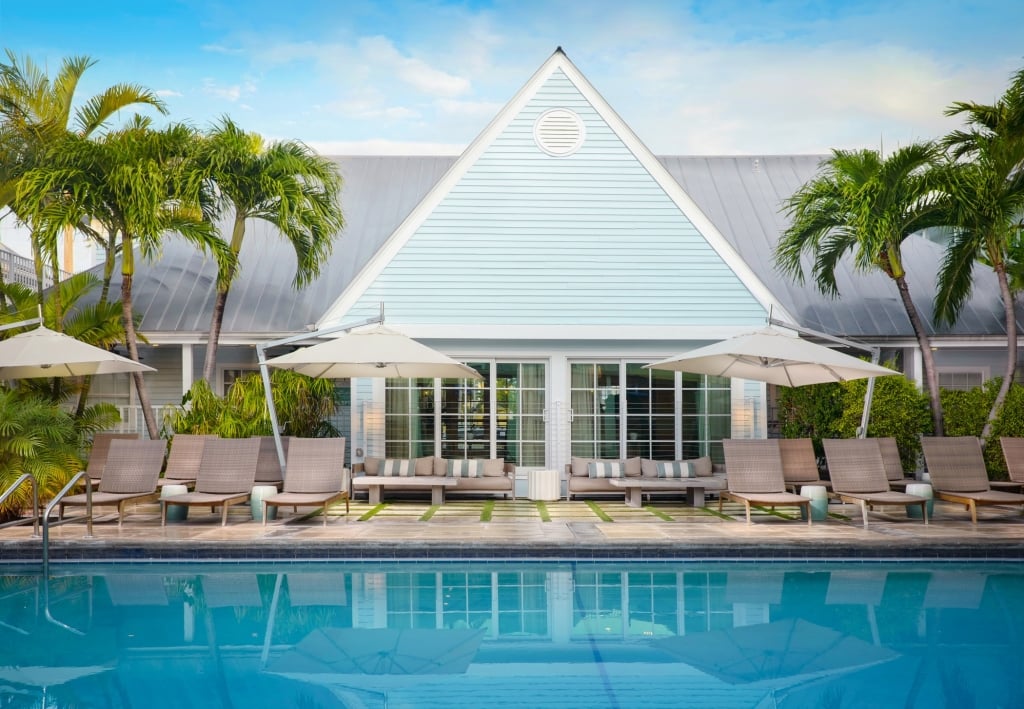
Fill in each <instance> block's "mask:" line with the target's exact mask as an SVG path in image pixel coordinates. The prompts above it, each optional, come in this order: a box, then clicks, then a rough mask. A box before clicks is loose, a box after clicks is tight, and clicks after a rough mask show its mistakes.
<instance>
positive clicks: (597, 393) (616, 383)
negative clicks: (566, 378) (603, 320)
mask: <svg viewBox="0 0 1024 709" xmlns="http://www.w3.org/2000/svg"><path fill="white" fill-rule="evenodd" d="M619 370H620V365H619V363H615V364H573V365H571V370H570V371H571V374H570V377H571V384H570V386H571V390H570V393H569V400H570V402H571V406H572V427H571V430H572V454H573V455H575V456H580V457H584V458H621V457H622V455H621V452H620V451H621V445H622V442H621V441H620V429H619V421H620V418H621V411H620V410H619V400H620V398H621V396H622V394H623V392H622V391H621V384H620V382H621V377H620V372H619Z"/></svg>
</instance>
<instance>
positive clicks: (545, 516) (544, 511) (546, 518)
mask: <svg viewBox="0 0 1024 709" xmlns="http://www.w3.org/2000/svg"><path fill="white" fill-rule="evenodd" d="M534 504H535V505H537V514H539V515H540V521H541V522H550V521H551V511H550V510H548V505H547V503H546V502H544V501H543V500H537V501H536V502H535V503H534Z"/></svg>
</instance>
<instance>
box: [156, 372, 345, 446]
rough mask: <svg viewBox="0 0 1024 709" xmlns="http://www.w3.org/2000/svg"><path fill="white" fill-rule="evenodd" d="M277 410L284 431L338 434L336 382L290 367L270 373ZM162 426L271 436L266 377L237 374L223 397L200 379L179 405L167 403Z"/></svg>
mask: <svg viewBox="0 0 1024 709" xmlns="http://www.w3.org/2000/svg"><path fill="white" fill-rule="evenodd" d="M270 383H271V391H272V392H273V395H274V408H275V409H276V411H277V420H278V424H279V425H280V427H281V433H282V435H286V436H300V437H303V438H316V437H323V436H336V435H338V431H337V429H336V428H335V427H334V426H333V425H332V424H331V422H330V420H329V419H330V417H331V415H332V414H333V413H334V411H335V409H336V408H337V401H336V399H335V390H334V384H333V382H331V381H330V380H328V379H313V378H311V377H307V376H304V375H302V374H296V373H295V372H290V371H288V370H281V369H278V370H274V371H273V372H271V375H270ZM164 426H165V428H167V429H170V431H171V432H172V433H196V434H216V435H219V436H221V437H222V438H247V437H249V436H269V435H272V434H273V428H272V426H271V424H270V412H269V409H268V408H267V400H266V395H265V393H264V390H263V379H262V377H261V376H260V375H259V373H253V374H248V375H246V376H244V377H239V378H238V379H236V380H235V381H234V383H233V384H232V385H231V387H230V388H229V389H228V393H227V395H226V396H224V397H219V396H217V395H216V394H214V393H213V391H212V390H211V389H210V386H209V384H207V383H206V382H205V381H202V380H200V381H198V382H196V383H195V384H193V385H192V388H191V389H190V390H189V391H188V392H186V394H185V396H184V397H182V400H181V406H173V407H168V409H167V410H165V413H164Z"/></svg>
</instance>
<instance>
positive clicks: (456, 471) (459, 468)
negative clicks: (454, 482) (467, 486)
mask: <svg viewBox="0 0 1024 709" xmlns="http://www.w3.org/2000/svg"><path fill="white" fill-rule="evenodd" d="M482 463H483V461H481V460H449V461H448V476H449V477H453V478H478V477H480V475H481V474H482V473H483V467H484V466H483V464H482Z"/></svg>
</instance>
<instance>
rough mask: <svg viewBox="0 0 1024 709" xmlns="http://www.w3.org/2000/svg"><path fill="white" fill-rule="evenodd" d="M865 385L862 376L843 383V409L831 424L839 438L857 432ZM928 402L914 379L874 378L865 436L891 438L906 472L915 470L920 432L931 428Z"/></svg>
mask: <svg viewBox="0 0 1024 709" xmlns="http://www.w3.org/2000/svg"><path fill="white" fill-rule="evenodd" d="M887 366H890V367H891V366H892V365H891V364H889V365H887ZM867 386H868V384H867V380H866V379H857V380H854V381H850V382H843V384H842V388H843V396H842V402H843V411H842V415H841V416H840V418H839V421H838V422H837V423H836V426H835V429H836V433H837V434H838V436H839V437H840V438H853V437H854V436H856V435H857V429H858V428H860V424H861V418H862V415H863V413H864V395H865V393H866V392H867ZM928 404H929V402H928V395H927V394H925V393H924V392H922V391H919V390H918V388H917V386H916V385H915V384H914V382H912V381H910V380H909V379H907V378H906V377H878V378H877V379H875V390H874V394H873V395H872V398H871V416H870V418H869V420H868V431H867V435H868V436H869V437H872V438H883V437H892V438H895V439H896V443H897V445H898V446H899V449H900V460H901V461H902V462H903V469H904V470H906V471H910V470H916V469H917V464H918V460H919V458H920V455H921V440H920V438H921V435H922V434H928V433H931V431H932V421H931V410H930V409H929V405H928Z"/></svg>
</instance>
